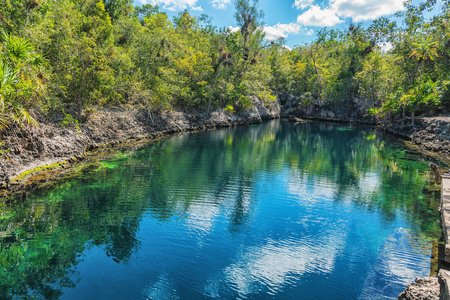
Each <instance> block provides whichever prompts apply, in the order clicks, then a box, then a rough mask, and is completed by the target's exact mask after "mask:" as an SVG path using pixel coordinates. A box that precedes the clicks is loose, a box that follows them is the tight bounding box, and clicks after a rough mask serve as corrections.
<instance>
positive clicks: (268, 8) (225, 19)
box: [135, 0, 404, 48]
mask: <svg viewBox="0 0 450 300" xmlns="http://www.w3.org/2000/svg"><path fill="white" fill-rule="evenodd" d="M403 1H404V0H260V2H259V8H260V9H262V10H263V11H264V13H265V16H264V19H263V22H264V24H265V28H264V30H265V32H266V38H267V39H269V40H272V39H275V38H277V37H283V38H285V39H286V45H287V46H289V47H291V48H293V47H295V46H296V45H304V44H305V43H310V42H312V41H313V40H314V39H315V34H316V32H317V31H318V30H319V29H320V28H322V27H329V28H333V29H343V28H348V26H349V24H351V23H352V22H353V23H358V22H362V23H363V25H368V24H370V23H371V21H372V20H375V19H377V18H379V17H381V16H384V17H388V18H394V16H393V14H395V13H396V12H398V11H401V10H403V4H402V3H403ZM232 2H233V1H232V0H135V5H141V4H152V5H156V4H158V5H159V7H160V11H163V12H166V13H167V14H168V15H169V16H170V17H173V16H176V15H178V13H179V12H181V11H183V10H184V9H187V10H188V11H189V12H190V13H191V15H197V16H199V15H201V14H207V15H208V16H210V17H211V18H212V24H213V25H215V26H217V27H218V28H223V27H230V26H231V27H236V26H237V24H236V21H235V19H234V16H233V15H234V5H233V3H232Z"/></svg>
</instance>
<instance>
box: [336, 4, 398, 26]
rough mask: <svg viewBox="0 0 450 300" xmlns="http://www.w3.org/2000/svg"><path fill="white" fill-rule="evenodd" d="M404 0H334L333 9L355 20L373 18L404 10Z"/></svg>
mask: <svg viewBox="0 0 450 300" xmlns="http://www.w3.org/2000/svg"><path fill="white" fill-rule="evenodd" d="M403 2H404V0H377V1H373V0H358V1H355V0H334V1H332V4H331V9H332V10H333V11H335V12H336V14H337V15H339V16H341V17H348V18H352V19H353V21H355V22H360V21H366V20H373V19H376V18H378V17H381V16H387V15H391V14H393V13H395V12H397V11H400V10H403V9H404V7H403Z"/></svg>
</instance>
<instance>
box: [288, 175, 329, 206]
mask: <svg viewBox="0 0 450 300" xmlns="http://www.w3.org/2000/svg"><path fill="white" fill-rule="evenodd" d="M291 173H292V174H291V175H290V176H289V177H288V182H287V187H288V192H289V193H290V194H292V195H296V196H299V204H302V205H306V206H308V207H311V206H315V205H316V204H317V203H322V202H323V201H324V200H332V199H333V197H334V194H335V191H336V189H337V187H336V184H335V183H333V182H331V181H329V180H327V179H326V178H321V179H320V181H316V180H314V181H313V180H309V179H308V177H307V175H305V174H302V173H301V172H300V171H298V170H292V171H291Z"/></svg>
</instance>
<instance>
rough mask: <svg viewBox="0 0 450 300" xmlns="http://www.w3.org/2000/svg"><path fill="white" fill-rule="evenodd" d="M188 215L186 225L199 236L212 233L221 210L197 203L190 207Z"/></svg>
mask: <svg viewBox="0 0 450 300" xmlns="http://www.w3.org/2000/svg"><path fill="white" fill-rule="evenodd" d="M188 213H189V215H188V216H187V220H186V223H187V225H188V227H189V229H190V230H191V231H193V232H196V233H199V234H207V233H209V232H210V231H211V229H212V227H213V225H214V221H215V219H216V217H217V216H218V215H219V213H220V209H219V207H218V206H214V205H205V204H201V203H199V204H197V203H195V204H193V205H191V206H190V207H189V212H188Z"/></svg>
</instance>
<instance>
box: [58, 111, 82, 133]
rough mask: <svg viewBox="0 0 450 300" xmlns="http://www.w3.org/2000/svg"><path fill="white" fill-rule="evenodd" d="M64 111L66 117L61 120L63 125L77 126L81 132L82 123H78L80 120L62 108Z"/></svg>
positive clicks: (78, 131)
mask: <svg viewBox="0 0 450 300" xmlns="http://www.w3.org/2000/svg"><path fill="white" fill-rule="evenodd" d="M62 113H63V114H64V119H63V120H62V121H61V126H63V127H75V128H76V130H77V133H80V132H81V128H80V124H79V123H78V120H77V119H75V118H74V117H73V116H72V115H71V114H66V112H65V111H64V109H63V110H62Z"/></svg>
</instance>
